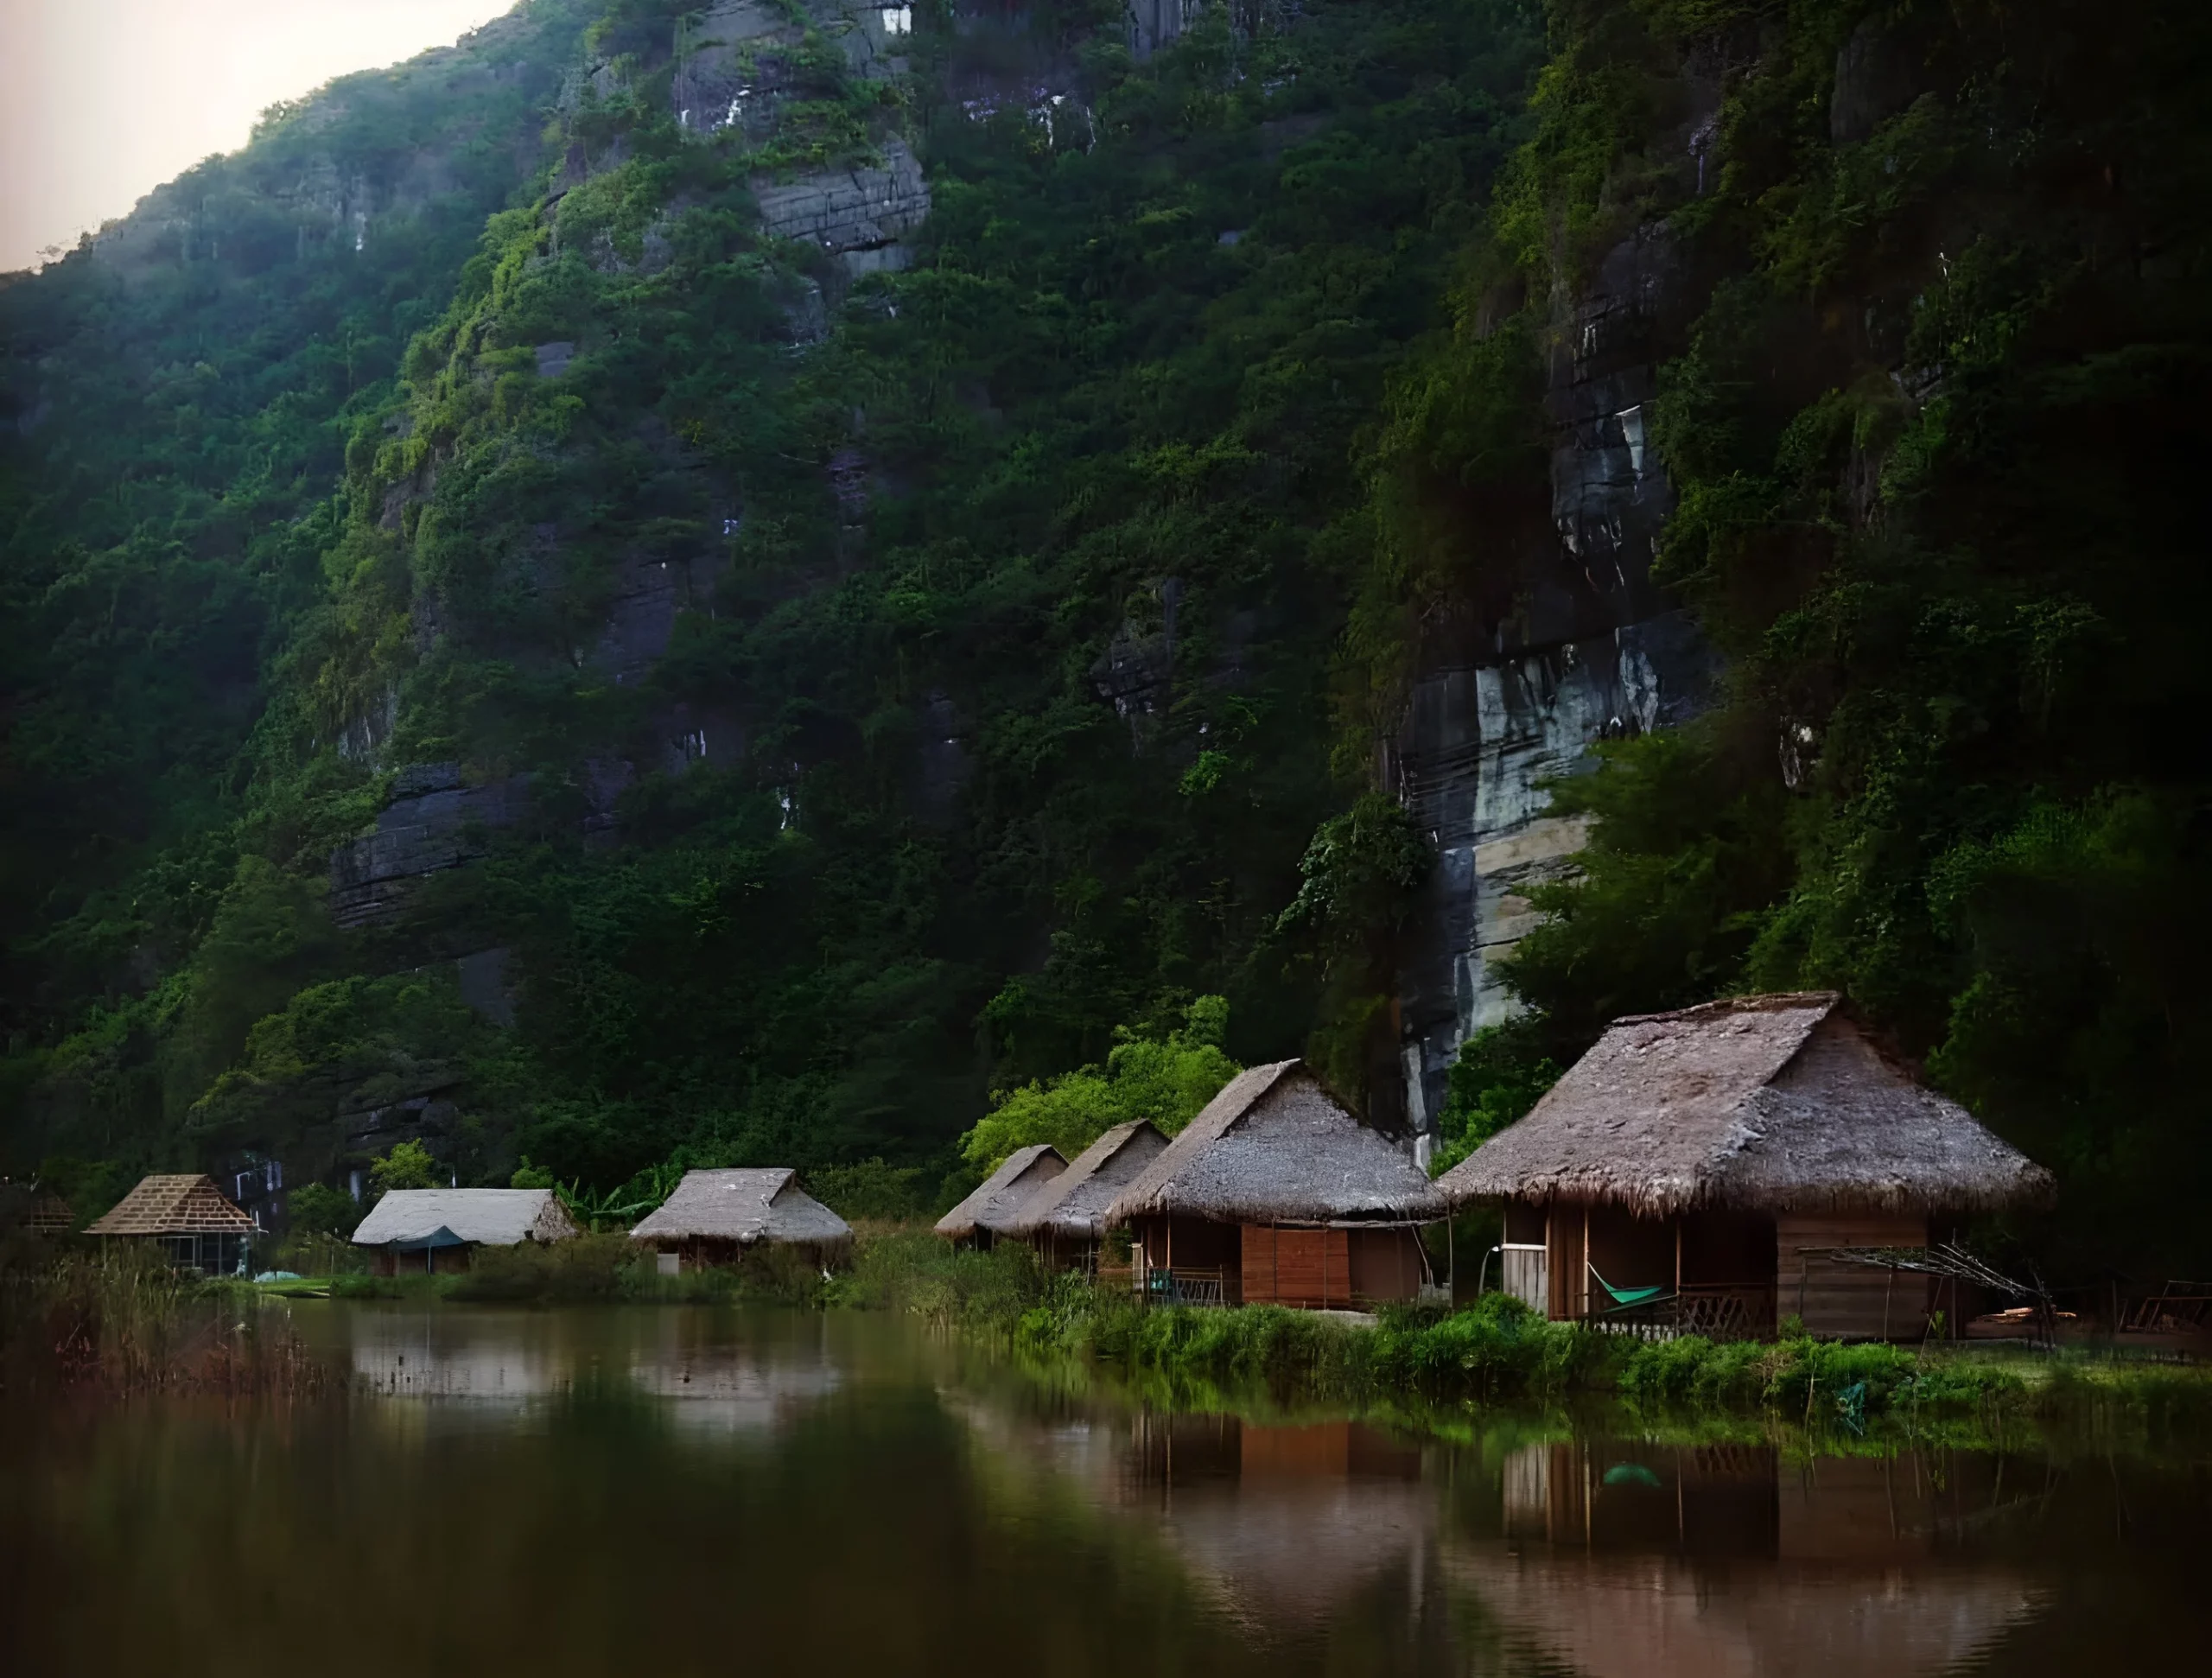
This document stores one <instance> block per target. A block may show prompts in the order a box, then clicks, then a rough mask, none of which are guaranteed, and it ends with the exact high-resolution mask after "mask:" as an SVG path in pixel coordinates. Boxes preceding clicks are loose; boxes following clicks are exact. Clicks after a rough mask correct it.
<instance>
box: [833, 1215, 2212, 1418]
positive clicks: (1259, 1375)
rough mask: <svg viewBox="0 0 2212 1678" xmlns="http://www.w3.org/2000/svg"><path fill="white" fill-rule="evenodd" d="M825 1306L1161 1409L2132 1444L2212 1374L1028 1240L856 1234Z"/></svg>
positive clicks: (2206, 1410) (2192, 1407)
mask: <svg viewBox="0 0 2212 1678" xmlns="http://www.w3.org/2000/svg"><path fill="white" fill-rule="evenodd" d="M829 1301H830V1302H831V1303H835V1304H843V1305H850V1306H863V1307H871V1308H876V1309H890V1310H901V1311H907V1312H912V1313H917V1314H920V1315H923V1316H926V1317H929V1318H931V1319H934V1320H937V1321H939V1322H942V1323H944V1324H945V1325H949V1326H952V1327H955V1328H957V1329H959V1330H961V1331H963V1332H968V1333H970V1334H975V1335H977V1336H981V1337H985V1338H998V1339H1001V1340H1003V1341H1005V1342H1007V1343H1008V1344H1011V1345H1012V1346H1013V1347H1014V1349H1016V1350H1017V1351H1020V1353H1022V1354H1023V1355H1024V1356H1026V1357H1028V1358H1031V1359H1033V1360H1052V1359H1059V1360H1070V1361H1074V1362H1078V1363H1092V1364H1103V1365H1107V1366H1110V1367H1111V1368H1113V1369H1115V1370H1118V1371H1120V1372H1122V1374H1123V1375H1124V1376H1127V1377H1128V1378H1130V1379H1132V1380H1135V1381H1136V1382H1139V1383H1140V1384H1141V1385H1145V1386H1148V1387H1152V1388H1154V1389H1156V1390H1157V1391H1158V1393H1159V1395H1160V1396H1161V1397H1163V1398H1164V1399H1167V1400H1169V1401H1171V1402H1187V1401H1188V1400H1190V1399H1192V1398H1199V1399H1203V1400H1205V1401H1206V1402H1223V1401H1224V1399H1226V1400H1230V1401H1231V1402H1233V1401H1234V1400H1235V1398H1236V1395H1244V1396H1245V1397H1247V1398H1253V1399H1262V1400H1264V1401H1265V1402H1268V1403H1270V1404H1273V1405H1276V1406H1283V1405H1290V1406H1295V1405H1297V1404H1299V1403H1301V1402H1330V1403H1338V1404H1345V1403H1349V1404H1354V1405H1364V1406H1370V1407H1380V1408H1413V1409H1416V1410H1419V1411H1421V1413H1423V1414H1424V1416H1425V1417H1426V1418H1427V1420H1428V1421H1430V1422H1431V1423H1432V1424H1433V1422H1434V1421H1436V1420H1438V1415H1437V1413H1438V1412H1439V1410H1440V1409H1450V1408H1465V1407H1466V1406H1468V1405H1471V1404H1497V1403H1523V1402H1535V1403H1542V1404H1551V1405H1555V1404H1560V1403H1571V1402H1577V1401H1580V1400H1585V1399H1604V1400H1609V1401H1614V1402H1623V1403H1625V1404H1627V1405H1629V1406H1630V1407H1632V1408H1635V1409H1636V1410H1637V1411H1638V1412H1639V1413H1641V1414H1644V1415H1646V1416H1657V1415H1660V1414H1675V1415H1680V1414H1683V1413H1686V1412H1698V1411H1703V1412H1712V1413H1727V1414H1739V1415H1751V1414H1765V1415H1770V1416H1776V1417H1780V1418H1783V1419H1786V1420H1789V1421H1793V1422H1796V1423H1798V1424H1800V1425H1806V1426H1814V1427H1829V1428H1835V1429H1840V1430H1842V1431H1844V1432H1847V1433H1848V1432H1853V1431H1857V1430H1863V1429H1866V1428H1868V1427H1910V1428H1915V1429H1924V1428H1932V1427H1944V1426H1947V1425H1948V1424H1952V1423H1956V1422H1960V1421H1973V1422H1975V1423H1977V1424H1980V1425H1984V1426H2001V1425H2005V1424H2009V1423H2012V1422H2049V1423H2052V1424H2055V1425H2065V1426H2069V1427H2089V1428H2094V1429H2095V1430H2098V1431H2099V1432H2110V1431H2112V1430H2114V1429H2118V1430H2121V1431H2126V1432H2130V1433H2146V1434H2154V1435H2155V1434H2164V1433H2171V1432H2174V1431H2178V1430H2186V1431H2189V1432H2190V1433H2202V1432H2212V1370H2206V1369H2203V1368H2201V1367H2181V1366H2176V1365H2171V1364H2147V1363H2127V1362H2121V1361H2116V1360H2113V1359H2111V1358H2101V1357H2094V1356H2091V1355H2085V1354H2071V1353H2069V1354H2057V1355H2046V1354H2025V1353H2021V1352H2018V1351H2011V1350H2009V1349H1981V1348H1974V1349H1961V1348H1955V1347H1949V1346H1930V1347H1927V1348H1920V1347H1913V1346H1897V1345H1889V1344H1861V1345H1840V1344H1834V1343H1833V1342H1828V1341H1821V1340H1815V1339H1813V1338H1810V1337H1808V1336H1794V1337H1789V1338H1783V1339H1780V1340H1776V1341H1729V1342H1713V1341H1707V1340H1702V1339H1696V1338H1685V1339H1680V1340H1673V1341H1668V1342H1664V1343H1660V1344H1652V1343H1649V1342H1645V1341H1642V1340H1637V1339H1633V1338H1628V1337H1626V1336H1622V1335H1612V1334H1600V1333H1592V1332H1589V1331H1587V1330H1585V1329H1582V1328H1579V1327H1576V1326H1574V1325H1569V1324H1564V1323H1553V1322H1547V1321H1545V1320H1544V1319H1541V1318H1540V1317H1538V1316H1537V1315H1536V1314H1535V1313H1533V1312H1531V1311H1529V1309H1528V1308H1527V1307H1526V1306H1522V1305H1521V1304H1520V1302H1519V1301H1517V1300H1512V1299H1510V1298H1508V1297H1507V1296H1505V1295H1503V1294H1497V1293H1493V1294H1488V1295H1485V1296H1484V1299H1483V1300H1481V1302H1480V1303H1479V1304H1478V1305H1475V1306H1471V1307H1468V1308H1465V1309H1462V1310H1459V1311H1453V1312H1446V1311H1443V1310H1440V1309H1435V1308H1431V1309H1426V1310H1414V1309H1398V1310H1389V1311H1386V1312H1384V1313H1382V1314H1381V1316H1380V1317H1379V1318H1378V1319H1377V1320H1376V1323H1375V1324H1374V1325H1373V1326H1366V1325H1361V1324H1358V1323H1357V1322H1353V1321H1350V1320H1347V1319H1345V1318H1344V1317H1342V1316H1336V1315H1325V1314H1320V1313H1312V1312H1299V1311H1285V1310H1281V1309H1279V1308H1276V1307H1272V1306H1250V1307H1247V1308H1244V1309H1243V1310H1236V1311H1221V1310H1194V1309H1161V1308H1157V1307H1147V1306H1141V1305H1138V1304H1137V1303H1135V1301H1133V1300H1129V1299H1128V1298H1127V1297H1126V1296H1124V1295H1122V1294H1120V1293H1107V1292H1103V1291H1102V1290H1100V1289H1097V1288H1096V1287H1091V1286H1090V1285H1089V1284H1088V1283H1086V1282H1084V1281H1083V1280H1082V1279H1081V1278H1079V1277H1074V1276H1057V1277H1052V1276H1046V1275H1045V1274H1043V1273H1042V1272H1041V1271H1040V1270H1039V1268H1038V1267H1037V1265H1036V1263H1035V1262H1034V1260H1033V1258H1032V1257H1031V1255H1029V1254H1028V1253H1027V1251H1026V1250H1023V1249H1014V1248H1001V1249H997V1250H995V1251H993V1252H990V1253H957V1252H953V1251H950V1250H949V1249H947V1248H946V1247H945V1246H944V1243H942V1242H939V1241H937V1240H935V1239H934V1238H933V1237H931V1236H926V1235H925V1234H921V1233H918V1232H912V1231H900V1232H896V1233H889V1234H885V1235H880V1236H877V1237H875V1238H874V1239H872V1240H870V1241H867V1242H864V1243H861V1247H860V1249H859V1251H858V1253H857V1254H856V1255H855V1265H854V1268H853V1270H852V1271H851V1273H850V1274H849V1275H846V1276H842V1277H840V1278H838V1279H837V1281H836V1282H834V1283H832V1284H831V1286H830V1287H829Z"/></svg>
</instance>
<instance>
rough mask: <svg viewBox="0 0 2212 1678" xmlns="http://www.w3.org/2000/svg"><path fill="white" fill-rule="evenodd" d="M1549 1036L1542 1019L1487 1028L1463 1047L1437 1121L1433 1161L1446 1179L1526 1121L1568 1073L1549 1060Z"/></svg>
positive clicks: (1432, 1165) (1533, 1017) (1433, 1170)
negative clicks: (1470, 1157)
mask: <svg viewBox="0 0 2212 1678" xmlns="http://www.w3.org/2000/svg"><path fill="white" fill-rule="evenodd" d="M1550 1036H1551V1033H1550V1030H1549V1027H1548V1022H1547V1021H1545V1020H1543V1019H1541V1017H1540V1016H1538V1015H1535V1014H1524V1015H1523V1016H1522V1017H1521V1018H1520V1019H1518V1020H1510V1021H1508V1022H1507V1023H1506V1024H1504V1025H1502V1026H1485V1027H1483V1028H1482V1029H1481V1030H1480V1031H1478V1032H1477V1033H1475V1034H1474V1035H1473V1036H1472V1037H1471V1038H1469V1039H1467V1040H1466V1041H1465V1043H1462V1044H1461V1045H1460V1046H1459V1058H1458V1059H1457V1060H1455V1061H1453V1062H1452V1077H1451V1090H1450V1093H1449V1095H1448V1096H1446V1099H1445V1103H1444V1110H1443V1111H1442V1112H1441V1113H1440V1114H1439V1115H1438V1117H1437V1134H1438V1138H1439V1141H1440V1146H1439V1147H1438V1148H1437V1150H1436V1152H1435V1154H1433V1156H1432V1158H1431V1159H1430V1161H1429V1170H1430V1173H1431V1174H1432V1175H1434V1176H1442V1175H1443V1174H1444V1173H1446V1172H1447V1171H1449V1170H1451V1169H1452V1166H1456V1165H1458V1164H1459V1161H1460V1160H1464V1159H1465V1158H1466V1157H1467V1156H1468V1155H1469V1154H1472V1153H1473V1152H1474V1151H1475V1150H1476V1149H1477V1148H1478V1147H1481V1146H1482V1145H1483V1144H1484V1142H1486V1141H1489V1140H1490V1139H1491V1137H1492V1136H1495V1135H1497V1133H1498V1132H1499V1131H1501V1130H1503V1129H1504V1128H1505V1127H1506V1126H1508V1125H1509V1124H1511V1123H1512V1122H1514V1121H1515V1120H1516V1119H1518V1118H1520V1117H1522V1115H1524V1114H1526V1113H1527V1112H1528V1110H1529V1109H1530V1108H1532V1107H1534V1106H1535V1104H1536V1103H1537V1102H1538V1101H1540V1100H1541V1099H1542V1097H1543V1094H1544V1091H1545V1090H1548V1089H1550V1088H1551V1087H1552V1085H1553V1084H1556V1083H1558V1082H1559V1079H1560V1073H1561V1072H1562V1071H1564V1070H1565V1069H1564V1068H1563V1067H1561V1066H1560V1064H1559V1063H1558V1062H1557V1061H1555V1060H1554V1059H1553V1058H1551V1053H1550V1042H1549V1039H1550Z"/></svg>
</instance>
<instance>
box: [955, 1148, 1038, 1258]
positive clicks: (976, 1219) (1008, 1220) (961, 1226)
mask: <svg viewBox="0 0 2212 1678" xmlns="http://www.w3.org/2000/svg"><path fill="white" fill-rule="evenodd" d="M1067 1168H1068V1162H1067V1160H1065V1159H1064V1158H1063V1157H1062V1156H1061V1154H1060V1151H1059V1149H1058V1148H1056V1147H1053V1146H1052V1144H1051V1143H1050V1142H1032V1143H1030V1144H1029V1146H1028V1147H1017V1148H1016V1149H1014V1152H1013V1153H1011V1154H1007V1156H1006V1158H1005V1159H1004V1160H1001V1161H1000V1163H999V1168H998V1169H997V1170H996V1171H995V1172H993V1173H991V1174H990V1175H989V1176H988V1177H986V1178H985V1179H983V1180H982V1182H981V1183H980V1184H978V1185H976V1190H975V1192H973V1193H972V1194H970V1195H969V1197H968V1198H966V1199H965V1200H963V1201H962V1202H961V1203H960V1204H958V1205H957V1206H955V1207H954V1208H953V1209H952V1210H951V1211H949V1212H947V1213H946V1214H945V1215H944V1217H940V1218H939V1219H938V1221H937V1232H938V1234H939V1235H941V1236H944V1237H945V1239H946V1240H948V1241H950V1242H953V1243H957V1244H959V1245H962V1246H968V1247H975V1248H978V1249H982V1248H987V1247H988V1246H989V1245H990V1244H991V1243H993V1242H994V1241H995V1240H997V1239H998V1238H999V1237H1000V1236H1002V1235H1010V1234H1012V1233H1013V1229H1012V1226H1013V1224H1014V1217H1015V1216H1016V1215H1017V1214H1018V1213H1019V1212H1020V1211H1021V1208H1022V1206H1023V1204H1025V1203H1026V1202H1027V1200H1028V1199H1029V1198H1030V1197H1031V1196H1033V1195H1034V1194H1035V1193H1036V1192H1037V1191H1038V1190H1039V1189H1040V1188H1042V1187H1043V1186H1044V1185H1046V1183H1049V1182H1050V1181H1052V1179H1054V1178H1055V1177H1058V1175H1059V1174H1060V1173H1062V1172H1064V1171H1065V1170H1066V1169H1067Z"/></svg>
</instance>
